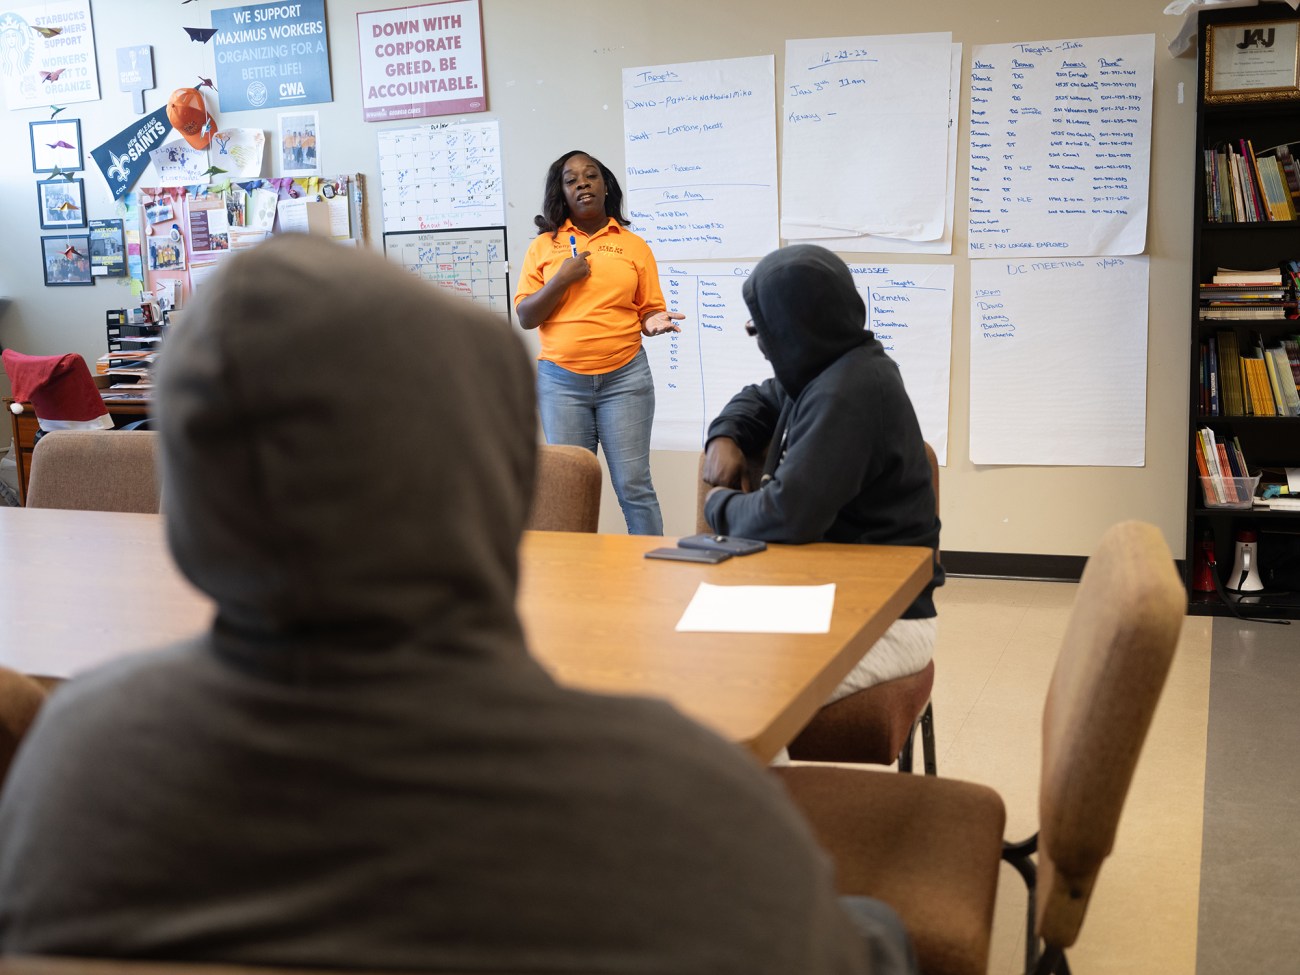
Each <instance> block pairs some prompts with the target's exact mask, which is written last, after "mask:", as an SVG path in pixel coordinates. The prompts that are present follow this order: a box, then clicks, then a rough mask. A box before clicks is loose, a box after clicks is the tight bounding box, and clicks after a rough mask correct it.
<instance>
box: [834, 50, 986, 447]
mask: <svg viewBox="0 0 1300 975" xmlns="http://www.w3.org/2000/svg"><path fill="white" fill-rule="evenodd" d="M961 78H962V73H961V45H960V44H953V46H952V62H951V64H950V65H949V69H948V162H947V165H946V166H945V167H944V168H945V172H946V175H945V178H944V188H943V235H942V236H941V237H939V238H937V239H936V240H906V239H904V238H902V237H886V236H882V235H879V234H856V235H854V236H852V237H825V238H821V239H819V240H818V241H817V243H819V244H821V246H822V247H825V248H826V249H827V250H832V251H835V252H836V253H839V254H842V253H845V252H858V253H864V254H951V253H952V228H953V215H954V212H955V208H956V200H957V136H958V134H959V132H960V131H961ZM931 446H934V445H933V444H931Z"/></svg>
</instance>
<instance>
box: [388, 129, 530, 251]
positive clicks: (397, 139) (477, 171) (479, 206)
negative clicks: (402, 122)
mask: <svg viewBox="0 0 1300 975" xmlns="http://www.w3.org/2000/svg"><path fill="white" fill-rule="evenodd" d="M379 175H380V185H381V187H382V193H383V204H384V231H385V233H392V232H396V231H403V230H443V229H447V228H452V227H487V226H497V225H500V224H504V223H505V222H506V206H505V194H504V193H503V192H502V189H501V127H500V125H499V124H498V123H497V122H496V121H495V120H491V119H489V120H484V121H480V122H434V123H431V124H429V125H418V126H414V127H412V128H406V129H384V130H383V131H381V132H380V133H379Z"/></svg>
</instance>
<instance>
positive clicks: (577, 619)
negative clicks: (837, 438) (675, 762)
mask: <svg viewBox="0 0 1300 975" xmlns="http://www.w3.org/2000/svg"><path fill="white" fill-rule="evenodd" d="M162 526H163V522H162V517H161V516H159V515H135V514H118V513H112V512H90V511H58V510H47V509H23V508H0V569H2V570H3V571H4V574H5V579H6V582H5V584H4V585H3V586H0V632H3V640H0V664H3V665H5V666H8V667H12V668H14V669H16V670H20V671H23V672H25V673H29V674H34V675H38V676H44V677H68V676H71V675H73V674H76V673H77V672H79V671H82V670H85V669H86V668H88V667H91V666H93V665H95V664H98V663H101V662H103V661H106V660H111V659H113V658H116V657H119V656H122V655H123V654H127V653H136V652H139V651H142V650H147V649H150V648H152V647H158V646H162V645H164V644H167V643H170V642H172V641H174V640H177V639H180V638H183V637H186V636H190V635H193V634H195V633H197V632H199V631H200V630H202V629H203V628H204V627H206V626H207V624H208V622H209V621H210V619H211V615H212V603H211V602H210V600H208V599H207V597H205V596H203V595H202V594H201V593H199V592H198V591H197V590H195V589H193V588H192V587H191V586H190V585H189V584H188V583H187V582H186V581H185V580H184V579H183V578H182V577H181V576H180V574H179V572H178V571H177V569H176V568H175V566H174V565H173V563H172V560H171V557H170V555H169V553H168V552H167V549H166V543H165V540H164V536H163V527H162ZM667 543H669V544H671V540H668V542H667ZM663 544H665V540H664V539H661V538H645V537H635V536H626V535H582V534H570V533H567V532H529V533H527V534H526V536H525V538H524V544H523V548H522V553H521V555H522V565H523V581H522V587H521V591H520V597H519V608H520V614H521V616H522V617H523V620H524V624H525V628H526V629H527V632H528V639H529V645H530V647H531V649H532V651H533V652H534V654H535V655H536V656H537V657H538V659H539V660H541V661H542V663H543V665H544V666H545V667H547V669H548V670H550V671H551V673H553V674H554V675H555V676H556V678H557V679H558V680H559V681H561V682H562V683H564V684H567V685H570V686H573V687H580V688H583V689H587V690H596V691H604V692H610V693H620V694H644V695H650V696H654V697H663V698H667V699H668V700H669V701H671V702H672V703H673V704H674V705H676V706H677V707H678V708H679V709H680V710H682V711H683V712H684V713H686V714H688V715H690V716H691V717H692V718H694V719H696V720H697V721H700V722H701V723H703V724H705V725H707V726H709V727H711V728H713V729H714V730H715V731H717V732H718V733H719V734H721V735H723V736H724V737H726V738H729V739H731V740H732V741H735V742H738V743H741V744H743V745H745V746H746V747H747V748H749V749H750V750H751V751H752V752H753V753H754V754H755V755H756V756H757V757H758V758H760V759H763V760H767V759H769V758H771V757H772V756H773V755H775V754H776V752H777V751H778V750H779V749H780V748H781V747H782V746H784V745H785V744H786V743H787V742H788V741H789V740H790V739H791V738H793V737H794V735H795V734H796V733H797V732H798V731H799V729H800V728H802V727H803V725H804V724H805V723H806V722H807V721H808V719H809V718H810V717H811V716H812V714H813V713H814V712H815V711H816V709H817V707H818V706H819V705H820V704H821V703H822V701H824V700H825V699H826V697H827V695H828V694H829V693H830V691H831V689H832V688H834V687H835V685H836V684H837V683H838V682H839V681H840V679H841V678H842V677H843V676H844V675H845V674H846V673H847V672H848V671H849V669H850V668H851V667H852V666H853V664H854V663H856V662H857V661H858V659H860V658H861V656H862V655H863V654H864V653H865V652H866V651H867V649H868V648H869V647H870V646H871V645H872V643H874V642H875V641H876V639H877V638H878V637H879V636H880V634H881V633H883V632H884V631H885V629H886V628H887V627H888V626H889V624H890V623H892V622H893V621H894V620H895V619H897V618H898V616H899V614H901V613H902V611H903V610H904V609H905V608H906V607H907V606H908V605H909V604H910V603H911V601H912V600H913V599H914V598H915V597H916V595H917V594H918V593H919V592H920V591H921V590H922V589H923V588H924V587H925V584H926V582H927V580H928V579H929V577H930V558H931V553H930V550H929V549H924V548H904V547H899V546H864V545H801V546H788V545H777V546H772V547H771V548H769V549H768V551H766V552H761V553H759V554H757V555H747V556H743V557H738V558H733V559H730V560H728V561H726V562H723V563H720V564H718V565H703V564H695V563H687V562H663V561H655V560H650V559H645V558H642V553H643V552H644V551H646V550H647V549H650V548H654V547H657V546H659V545H663ZM701 582H713V583H718V584H720V585H813V584H821V583H826V582H834V583H836V584H837V588H836V593H835V612H834V615H833V617H832V620H831V630H830V632H829V633H826V634H814V635H790V634H771V633H678V632H676V631H675V629H674V628H675V626H676V624H677V621H678V619H679V618H680V617H681V614H682V611H683V610H684V609H685V608H686V604H687V603H688V602H689V601H690V598H691V596H692V594H693V593H694V592H695V589H696V587H697V586H698V584H699V583H701Z"/></svg>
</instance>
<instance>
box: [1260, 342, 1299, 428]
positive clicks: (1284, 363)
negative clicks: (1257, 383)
mask: <svg viewBox="0 0 1300 975" xmlns="http://www.w3.org/2000/svg"><path fill="white" fill-rule="evenodd" d="M1264 357H1265V359H1266V360H1267V361H1268V363H1269V365H1270V366H1271V372H1270V373H1269V378H1270V379H1272V380H1273V384H1274V385H1273V394H1274V396H1275V397H1276V399H1277V403H1278V407H1279V409H1278V412H1279V413H1281V414H1282V415H1283V416H1300V392H1297V390H1296V385H1295V376H1294V374H1293V373H1292V371H1291V363H1290V361H1289V360H1288V359H1287V352H1286V349H1285V348H1283V346H1282V343H1281V342H1277V343H1270V344H1268V345H1265V347H1264Z"/></svg>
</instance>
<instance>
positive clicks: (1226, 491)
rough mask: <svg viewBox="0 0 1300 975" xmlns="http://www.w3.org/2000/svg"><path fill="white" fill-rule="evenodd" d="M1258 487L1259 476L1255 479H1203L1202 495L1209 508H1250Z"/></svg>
mask: <svg viewBox="0 0 1300 975" xmlns="http://www.w3.org/2000/svg"><path fill="white" fill-rule="evenodd" d="M1216 485H1217V487H1216ZM1258 486H1259V475H1258V474H1256V475H1255V476H1254V477H1203V478H1201V494H1202V495H1204V497H1205V507H1207V508H1250V507H1252V506H1253V504H1254V501H1255V488H1257V487H1258Z"/></svg>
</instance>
